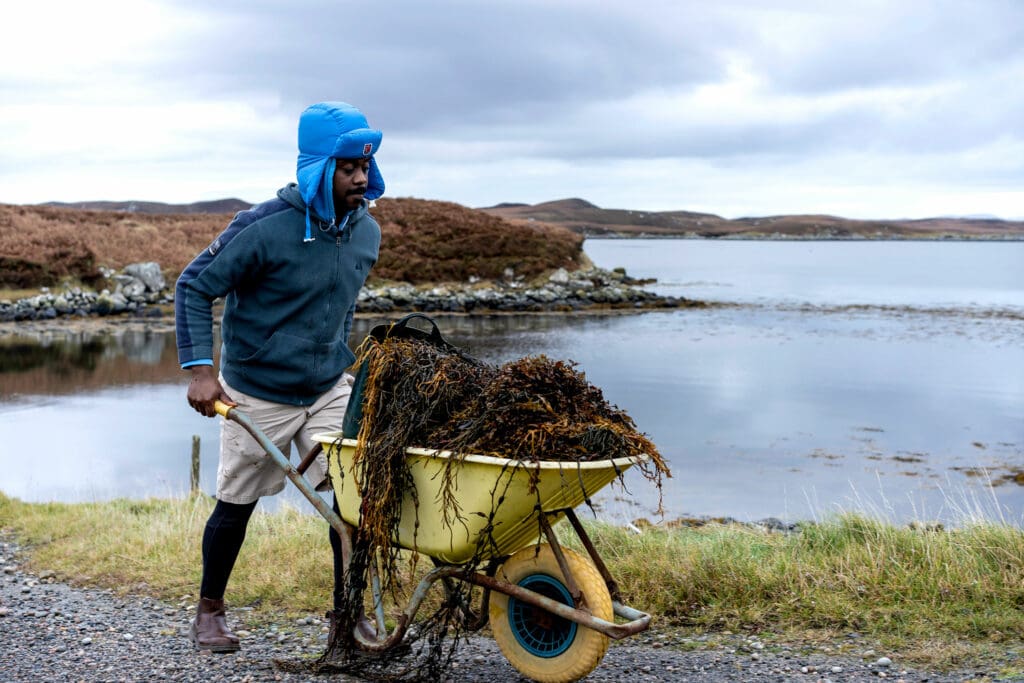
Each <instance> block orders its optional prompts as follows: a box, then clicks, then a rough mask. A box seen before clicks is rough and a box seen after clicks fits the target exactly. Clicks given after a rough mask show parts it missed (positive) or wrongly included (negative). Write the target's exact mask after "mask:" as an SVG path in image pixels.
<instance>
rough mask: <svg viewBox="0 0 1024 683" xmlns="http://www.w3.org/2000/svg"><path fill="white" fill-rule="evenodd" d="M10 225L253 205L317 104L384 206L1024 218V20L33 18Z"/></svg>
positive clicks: (1, 87) (289, 12)
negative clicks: (359, 127)
mask: <svg viewBox="0 0 1024 683" xmlns="http://www.w3.org/2000/svg"><path fill="white" fill-rule="evenodd" d="M4 23H5V28H6V30H5V31H4V38H3V40H2V41H0V202H3V203H9V204H34V203H41V202H46V201H66V202H74V201H86V200H101V199H102V200H119V201H120V200H146V201H163V202H170V203H187V202H193V201H199V200H209V199H220V198H226V197H237V198H240V199H243V200H246V201H249V202H259V201H262V200H264V199H268V198H270V197H272V196H273V194H274V192H275V191H276V190H277V189H278V188H279V187H281V186H283V185H284V184H286V183H288V182H291V181H293V180H294V175H295V160H296V151H297V150H296V126H297V121H298V117H299V114H300V113H301V112H302V110H303V109H304V108H305V107H306V106H308V105H309V104H312V103H314V102H318V101H325V100H340V101H345V102H349V103H351V104H354V105H356V106H357V107H359V108H360V109H361V110H362V111H363V112H364V113H365V114H366V116H367V118H368V119H369V121H370V124H371V125H372V126H373V127H375V128H379V129H381V130H382V131H383V132H384V139H383V143H382V146H381V149H380V150H379V152H378V153H377V162H378V164H379V166H380V169H381V172H382V174H383V176H384V180H385V182H386V184H387V191H386V196H392V197H418V198H422V199H437V200H445V201H452V202H457V203H459V204H462V205H465V206H470V207H483V206H491V205H494V204H498V203H501V202H524V203H529V204H535V203H540V202H544V201H550V200H556V199H563V198H568V197H579V198H582V199H586V200H588V201H590V202H593V203H594V204H597V205H598V206H601V207H605V208H622V209H634V210H645V211H667V210H685V211H701V212H707V213H714V214H718V215H720V216H724V217H727V218H736V217H741V216H768V215H779V214H794V213H825V214H832V215H838V216H845V217H849V218H889V219H895V218H925V217H932V216H977V215H983V216H996V217H1000V218H1007V219H1021V218H1024V189H1022V188H1024V86H1022V85H1021V84H1024V0H879V1H876V0H844V1H843V2H820V1H819V0H804V1H797V0H792V1H788V2H787V1H777V2H770V1H768V0H764V1H760V2H758V1H755V0H716V1H715V2H707V1H704V0H664V1H656V0H632V1H631V2H627V3H618V2H614V3H613V2H607V1H606V0H562V1H555V0H549V1H538V0H507V1H505V0H494V1H489V0H449V1H430V0H391V1H388V2H379V3H366V2H359V3H356V2H348V1H347V0H320V1H317V0H290V1H289V2H283V1H281V0H274V1H266V0H195V1H193V0H177V1H174V0H166V1H161V0H94V1H93V2H87V3H85V2H79V1H74V2H64V1H52V0H33V1H32V2H26V3H15V4H12V5H11V6H9V7H7V8H5V10H4Z"/></svg>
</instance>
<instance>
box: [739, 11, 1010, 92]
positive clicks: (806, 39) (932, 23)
mask: <svg viewBox="0 0 1024 683" xmlns="http://www.w3.org/2000/svg"><path fill="white" fill-rule="evenodd" d="M779 21H780V22H784V21H785V19H783V18H781V17H780V18H779ZM789 21H791V22H793V23H794V25H795V27H799V29H800V30H799V31H796V32H793V33H792V34H791V40H790V41H788V42H787V43H786V44H782V45H777V44H776V45H772V44H771V41H769V40H765V41H763V42H761V43H760V44H759V45H757V46H755V50H756V52H755V54H756V64H757V67H758V70H759V73H760V75H762V76H763V77H764V78H766V79H767V80H768V82H769V83H770V84H771V87H772V88H775V89H778V90H781V91H787V92H806V93H829V92H839V91H844V90H850V89H864V88H877V87H889V86H919V85H925V84H929V83H935V82H943V81H947V80H951V79H956V78H958V77H960V76H961V75H963V74H968V73H976V72H978V71H985V70H1000V69H1003V68H1005V66H1006V65H1007V64H1013V63H1020V62H1021V61H1022V60H1024V3H1020V2H1018V1H1017V0H979V1H978V2H951V1H948V0H947V1H941V0H939V1H935V0H905V1H902V2H895V3H888V2H887V3H870V2H867V3H865V2H861V3H842V4H827V5H825V4H823V5H818V6H816V7H815V6H813V5H807V6H805V7H804V9H802V10H801V11H798V12H794V13H792V14H791V15H790V16H789ZM763 26H764V27H765V28H766V30H767V31H768V32H771V30H772V26H771V25H770V24H767V25H763Z"/></svg>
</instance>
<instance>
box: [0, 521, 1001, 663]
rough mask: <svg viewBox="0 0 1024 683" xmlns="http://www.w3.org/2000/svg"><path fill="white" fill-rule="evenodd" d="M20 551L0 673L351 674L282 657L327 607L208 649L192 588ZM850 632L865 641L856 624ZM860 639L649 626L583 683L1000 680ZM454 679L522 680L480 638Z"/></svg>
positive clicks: (299, 647)
mask: <svg viewBox="0 0 1024 683" xmlns="http://www.w3.org/2000/svg"><path fill="white" fill-rule="evenodd" d="M23 559H24V558H23V556H22V555H21V551H20V549H19V548H18V546H17V545H16V544H15V543H14V542H13V539H12V538H11V537H10V536H4V535H2V534H0V681H4V682H7V681H11V682H14V681H17V682H24V683H29V682H31V683H39V682H40V681H89V682H94V681H253V682H255V681H316V682H319V683H327V682H328V681H355V680H360V679H356V678H353V677H351V676H346V675H342V674H334V675H321V676H313V675H303V674H298V673H294V672H289V671H284V670H282V669H279V668H278V667H277V666H276V665H275V663H274V662H275V660H285V661H293V662H294V661H297V660H299V659H301V658H304V657H309V656H311V655H318V654H320V653H321V652H322V651H323V649H324V647H325V643H326V638H327V635H326V631H327V629H326V624H325V623H324V621H323V619H322V615H315V616H314V615H311V616H309V617H305V618H301V619H296V620H294V621H291V622H287V623H278V624H272V625H270V626H269V627H266V626H265V627H260V628H254V629H251V630H247V629H246V624H245V618H246V614H247V612H246V610H244V609H233V610H229V621H230V622H231V624H232V626H233V628H235V629H236V630H237V632H238V633H239V635H240V636H241V638H242V650H241V652H238V653H234V654H227V655H210V654H201V653H198V652H196V651H195V650H194V649H193V647H192V645H191V643H190V642H189V641H188V638H187V636H186V635H185V634H186V633H187V628H188V622H189V619H190V618H191V616H192V613H193V610H194V609H195V608H194V602H195V599H194V597H186V596H183V598H182V599H181V601H180V602H178V603H173V604H169V603H164V602H159V601H157V600H154V599H152V598H149V597H144V596H128V597H120V596H117V595H115V594H112V593H110V592H108V591H104V590H94V589H88V590H83V589H80V588H73V587H70V586H68V585H66V584H63V583H60V582H58V581H55V580H54V578H53V577H52V576H49V575H48V574H49V573H48V572H46V571H43V572H41V573H40V574H29V573H27V572H25V571H23V570H22V568H21V566H20V562H21V561H22V560H23ZM848 638H851V639H852V640H857V638H856V634H850V635H849V636H848ZM892 660H894V661H892V662H890V661H889V658H888V657H886V656H885V653H884V652H874V651H871V650H870V649H868V648H867V647H866V646H865V647H864V648H858V647H854V648H853V650H852V652H849V653H847V654H845V655H843V656H838V655H835V654H834V653H830V652H828V651H824V650H823V649H817V650H807V649H805V648H802V647H799V646H795V645H791V646H780V645H779V644H777V643H775V642H765V643H763V642H761V641H760V640H758V639H756V638H753V639H752V638H748V637H745V636H738V635H726V636H715V637H713V638H701V637H693V636H683V635H679V634H675V633H668V632H658V631H653V632H649V633H645V634H642V635H640V636H637V637H634V638H632V639H627V640H626V641H624V642H621V643H613V644H612V647H611V648H610V649H609V651H608V654H607V655H606V657H605V659H604V661H603V662H602V663H601V665H600V666H598V668H597V669H596V670H595V671H594V672H593V673H592V674H591V675H590V676H589V677H587V678H586V679H585V680H586V681H594V682H597V681H602V682H604V681H609V682H610V681H631V682H632V681H637V682H646V681H712V682H724V681H748V682H750V681H752V682H754V683H758V682H762V681H763V682H767V681H773V682H774V681H801V682H805V683H812V682H816V681H833V682H835V683H840V682H841V681H878V680H879V679H891V680H893V681H907V682H910V681H931V682H934V683H951V682H953V681H968V680H971V681H994V680H1000V679H998V678H997V677H996V675H995V674H994V673H993V672H989V671H985V670H977V671H976V670H964V671H959V672H945V673H934V672H924V671H920V670H915V669H912V668H905V667H904V666H902V665H901V664H900V662H899V658H898V657H897V656H896V655H893V656H892ZM448 680H449V681H451V682H452V683H471V682H475V681H481V682H482V681H487V682H488V683H490V682H494V681H525V679H523V678H521V677H520V676H519V675H518V674H517V673H516V671H515V670H513V669H512V668H511V667H510V666H509V664H508V663H507V662H506V660H505V658H504V657H503V656H502V655H501V653H500V652H499V650H498V648H497V646H496V645H495V644H494V641H493V640H491V639H489V638H487V637H473V638H471V640H470V641H469V642H468V643H466V644H464V645H462V646H461V647H460V648H459V651H458V653H457V655H456V661H455V665H454V667H453V668H452V669H451V670H450V675H449V679H448Z"/></svg>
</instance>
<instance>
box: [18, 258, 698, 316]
mask: <svg viewBox="0 0 1024 683" xmlns="http://www.w3.org/2000/svg"><path fill="white" fill-rule="evenodd" d="M104 275H105V277H106V279H107V280H108V282H111V283H113V285H114V287H113V289H112V290H111V289H109V288H108V289H103V290H101V291H99V292H93V291H88V290H85V289H83V288H81V287H66V288H63V289H61V290H59V291H50V290H49V289H46V288H44V289H43V291H42V292H41V293H40V294H38V295H36V296H32V297H26V298H23V299H18V300H16V301H6V300H0V322H31V321H46V320H58V319H64V318H89V317H107V316H122V317H125V316H127V317H133V318H159V317H162V316H164V315H166V314H167V312H168V311H169V308H170V306H171V305H172V304H173V302H174V290H173V284H172V285H168V283H167V282H166V280H165V278H164V277H163V275H162V273H161V272H160V266H159V265H158V264H156V263H153V262H149V263H136V264H132V265H129V266H126V267H125V268H124V270H123V271H122V272H120V273H115V272H113V271H109V272H105V273H104ZM643 284H646V283H645V282H643V281H638V280H634V279H633V278H630V277H629V276H628V275H626V273H625V272H624V271H621V270H614V271H608V270H603V269H600V268H588V269H584V270H578V271H573V272H568V271H566V270H565V269H558V270H556V271H555V272H554V273H552V274H551V275H549V276H548V277H547V278H546V279H544V280H542V281H539V282H529V283H528V282H525V281H524V279H523V278H522V277H516V276H514V274H512V273H507V277H506V278H504V279H502V280H500V281H483V280H471V281H469V282H465V283H445V284H435V285H427V286H423V285H412V284H408V283H389V284H381V285H376V286H368V287H365V288H364V289H363V290H362V291H361V292H360V294H359V298H358V300H357V302H356V311H357V312H358V313H370V314H373V313H394V312H407V311H420V312H425V313H489V312H498V313H540V312H553V313H572V312H578V311H587V310H649V309H670V308H687V307H696V306H700V305H701V303H700V302H696V301H692V300H690V299H685V298H682V297H667V296H661V295H658V294H655V293H653V292H650V291H648V290H645V289H643V287H642V285H643Z"/></svg>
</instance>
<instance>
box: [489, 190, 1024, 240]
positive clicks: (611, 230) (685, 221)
mask: <svg viewBox="0 0 1024 683" xmlns="http://www.w3.org/2000/svg"><path fill="white" fill-rule="evenodd" d="M480 210H481V211H485V212H487V213H489V214H491V215H493V216H499V217H501V218H504V219H506V220H509V221H513V222H524V221H525V222H541V223H550V224H554V225H561V226H564V227H566V228H568V229H570V230H572V231H573V232H577V233H580V234H583V235H590V236H622V237H630V236H633V237H635V236H644V237H703V238H730V237H731V238H744V237H746V238H756V239H768V238H776V239H787V238H788V239H809V238H818V239H858V238H860V239H1024V221H1004V220H1000V219H997V218H989V217H966V218H949V217H938V218H925V219H918V220H855V219H850V218H839V217H837V216H826V215H792V216H765V217H760V218H736V219H728V218H722V217H721V216H717V215H715V214H711V213H696V212H693V211H635V210H628V209H602V208H601V207H599V206H597V205H595V204H592V203H590V202H588V201H586V200H584V199H578V198H573V199H560V200H557V201H551V202H543V203H541V204H513V203H505V204H498V205H496V206H490V207H485V208H481V209H480Z"/></svg>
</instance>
